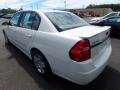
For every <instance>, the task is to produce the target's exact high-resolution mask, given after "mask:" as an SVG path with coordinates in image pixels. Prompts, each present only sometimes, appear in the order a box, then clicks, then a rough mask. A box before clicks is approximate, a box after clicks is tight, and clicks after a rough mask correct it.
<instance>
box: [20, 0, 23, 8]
mask: <svg viewBox="0 0 120 90" xmlns="http://www.w3.org/2000/svg"><path fill="white" fill-rule="evenodd" d="M20 1H21V2H23V0H20ZM21 9H23V5H22V4H21Z"/></svg>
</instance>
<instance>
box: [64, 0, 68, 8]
mask: <svg viewBox="0 0 120 90" xmlns="http://www.w3.org/2000/svg"><path fill="white" fill-rule="evenodd" d="M64 5H65V9H66V8H67V3H66V0H64Z"/></svg>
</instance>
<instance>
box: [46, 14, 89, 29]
mask: <svg viewBox="0 0 120 90" xmlns="http://www.w3.org/2000/svg"><path fill="white" fill-rule="evenodd" d="M45 14H46V16H47V17H48V18H49V19H50V21H51V22H52V23H53V24H54V25H55V27H57V28H59V30H58V31H65V30H69V29H72V28H77V27H82V26H85V25H89V24H88V23H87V22H85V21H84V20H83V19H81V18H79V17H78V16H76V15H74V14H72V13H68V12H47V13H45Z"/></svg>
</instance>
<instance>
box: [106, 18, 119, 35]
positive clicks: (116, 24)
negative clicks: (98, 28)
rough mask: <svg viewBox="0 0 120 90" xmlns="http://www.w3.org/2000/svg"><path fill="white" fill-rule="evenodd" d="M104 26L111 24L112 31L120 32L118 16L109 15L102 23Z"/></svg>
mask: <svg viewBox="0 0 120 90" xmlns="http://www.w3.org/2000/svg"><path fill="white" fill-rule="evenodd" d="M104 25H106V26H111V30H112V33H114V32H115V33H120V17H111V18H109V19H107V20H106V22H105V23H104Z"/></svg>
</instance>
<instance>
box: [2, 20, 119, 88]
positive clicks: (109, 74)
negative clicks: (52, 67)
mask: <svg viewBox="0 0 120 90" xmlns="http://www.w3.org/2000/svg"><path fill="white" fill-rule="evenodd" d="M2 21H3V20H1V19H0V23H1V22H2ZM0 28H1V27H0ZM111 41H112V47H113V51H112V55H111V57H110V60H109V64H108V66H107V67H106V68H105V70H104V71H103V72H102V73H101V75H99V77H98V78H97V79H95V80H94V81H93V82H91V83H90V84H89V85H86V86H81V85H77V84H74V83H72V82H69V81H67V80H65V79H62V78H60V77H58V76H56V75H51V76H50V77H49V78H43V77H42V76H40V75H39V73H38V72H37V71H36V69H35V68H34V66H33V64H32V61H30V60H29V59H28V58H27V57H26V56H25V55H24V54H23V53H22V52H21V51H20V50H18V49H17V48H16V47H15V46H13V45H10V46H8V45H5V44H4V38H3V34H2V30H1V29H0V90H120V39H117V38H111Z"/></svg>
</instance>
